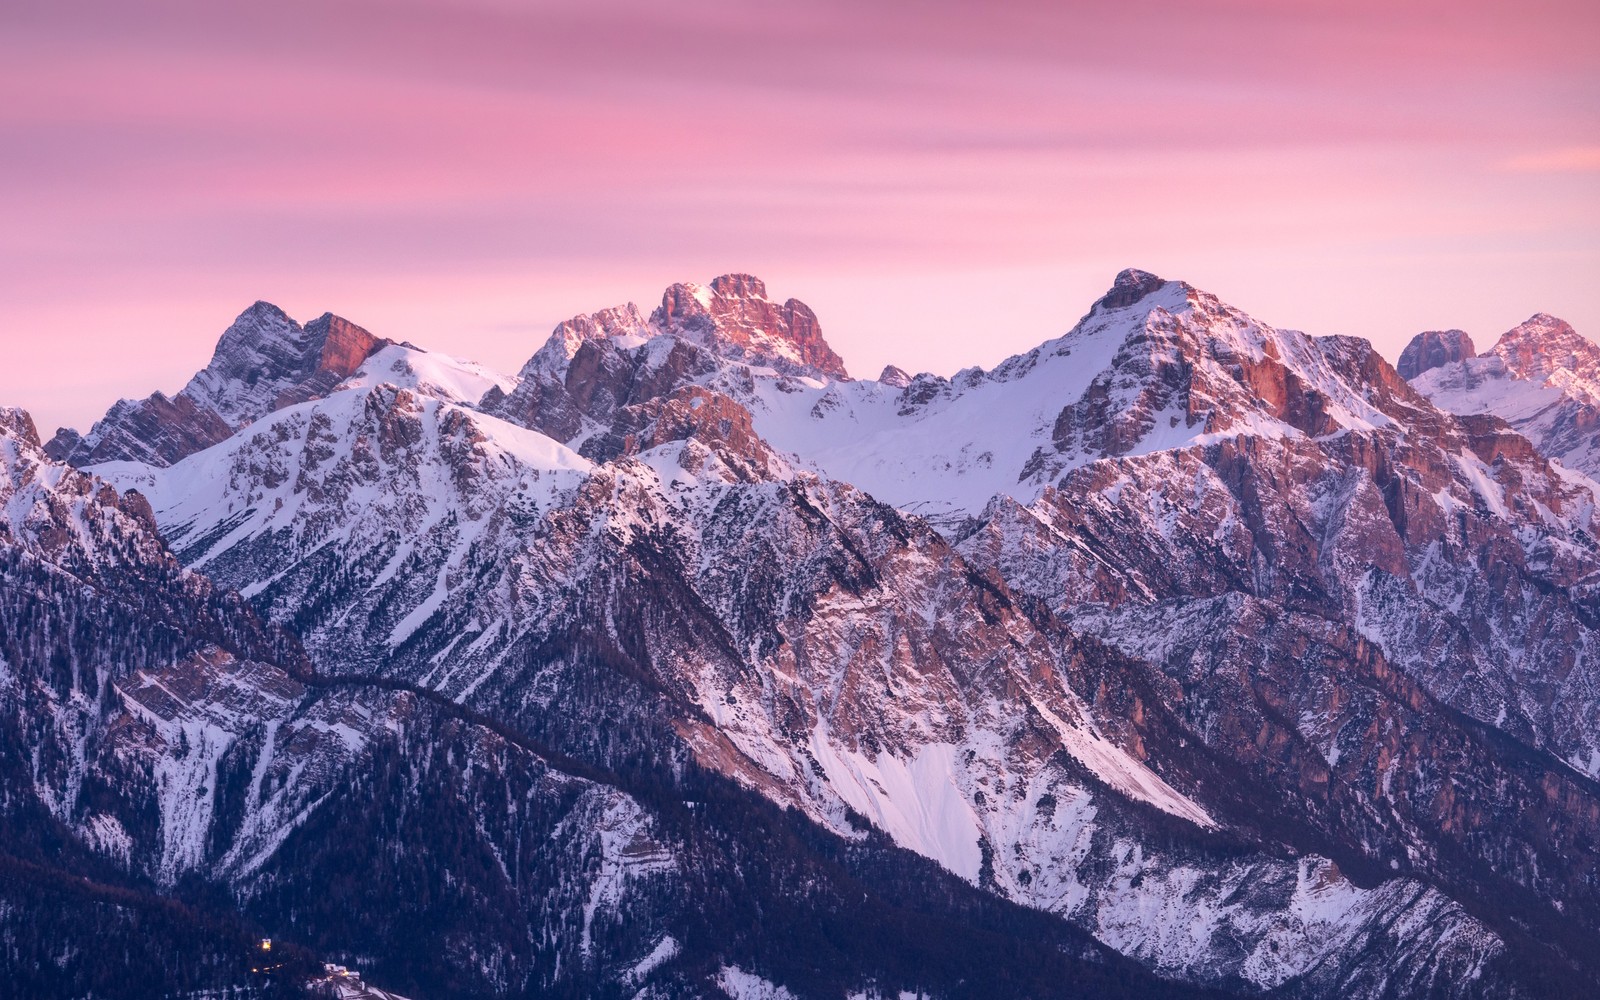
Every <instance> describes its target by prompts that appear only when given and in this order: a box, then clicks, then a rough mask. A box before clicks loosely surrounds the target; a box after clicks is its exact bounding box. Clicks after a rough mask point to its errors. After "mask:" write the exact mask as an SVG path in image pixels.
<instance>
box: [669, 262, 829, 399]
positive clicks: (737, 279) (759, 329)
mask: <svg viewBox="0 0 1600 1000" xmlns="http://www.w3.org/2000/svg"><path fill="white" fill-rule="evenodd" d="M650 321H651V322H652V323H654V324H655V325H656V326H657V327H659V328H660V329H662V330H663V331H665V332H667V333H670V334H672V335H674V336H680V337H685V338H686V339H690V340H693V341H695V342H697V343H700V344H702V345H703V346H705V347H707V348H710V349H711V350H713V351H715V352H716V353H718V354H721V355H724V356H727V357H733V358H737V359H740V360H746V361H749V362H750V363H751V364H757V365H762V366H766V367H771V368H775V369H777V370H778V371H780V372H783V373H785V374H790V375H817V376H821V377H823V378H825V379H846V378H849V377H850V376H849V375H848V374H847V373H846V372H845V368H844V359H842V358H840V357H839V355H838V354H836V353H834V350H833V348H831V347H829V346H828V342H827V341H826V340H824V339H823V337H822V327H821V325H820V324H819V323H818V322H817V316H816V314H815V313H813V312H812V311H811V309H810V307H808V306H807V305H806V304H805V303H804V302H801V301H800V300H799V299H789V300H787V301H786V302H784V303H782V304H781V305H780V304H778V303H776V302H773V301H771V300H769V299H768V298H767V286H766V285H765V284H763V283H762V281H761V279H760V278H756V277H753V276H751V275H748V274H724V275H722V276H721V277H719V278H713V279H712V281H711V285H710V287H709V288H707V287H704V286H701V285H694V284H678V285H673V286H672V287H670V288H668V289H667V290H666V292H665V293H664V294H663V295H662V296H661V306H660V307H659V308H658V309H656V311H655V312H654V313H652V314H651V316H650Z"/></svg>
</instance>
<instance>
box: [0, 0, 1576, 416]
mask: <svg viewBox="0 0 1600 1000" xmlns="http://www.w3.org/2000/svg"><path fill="white" fill-rule="evenodd" d="M0 150H3V151H4V155H3V156H0V192H3V195H0V198H3V201H0V208H3V212H4V223H3V225H0V341H3V344H4V347H5V352H4V361H3V363H0V404H20V405H24V406H27V407H29V408H30V409H32V410H33V411H34V412H35V415H36V416H37V417H38V420H39V423H40V425H41V427H42V428H44V429H45V430H46V432H47V433H48V431H49V430H50V429H53V428H54V427H55V426H56V425H57V424H58V423H72V424H77V425H79V426H84V427H86V426H87V424H88V423H89V422H90V421H91V420H92V419H93V418H94V417H96V416H98V415H99V414H100V413H101V412H103V411H104V409H105V408H106V406H107V405H108V404H109V403H111V402H112V401H113V400H114V399H115V398H117V397H118V396H143V395H145V394H147V393H148V392H150V391H151V390H153V389H158V388H159V389H163V390H166V391H169V392H170V391H172V390H175V389H177V388H178V387H180V386H181V385H182V384H183V382H184V380H185V379H186V378H187V377H188V375H189V374H190V373H191V372H193V371H194V370H195V369H196V368H198V367H200V366H201V365H202V364H204V362H205V360H206V359H207V357H208V356H209V352H210V349H211V346H212V344H213V343H214V342H215V339H216V337H217V335H218V334H219V333H220V332H221V331H222V329H223V328H224V327H225V326H226V325H227V324H228V322H229V321H230V320H231V319H232V317H233V316H234V315H235V314H237V313H238V312H239V311H240V310H241V309H243V308H244V307H245V306H246V305H248V304H249V303H250V302H252V301H254V300H255V299H258V298H265V299H269V300H271V301H274V302H276V303H278V304H279V305H281V306H283V307H284V308H285V309H287V310H288V311H289V312H290V313H291V315H294V316H296V317H297V318H300V319H302V320H304V319H309V318H311V317H313V316H315V315H317V314H318V313H321V312H323V311H325V310H332V311H334V312H337V313H340V314H341V315H344V316H347V317H349V318H350V319H352V320H354V321H356V322H358V323H361V324H363V325H365V326H367V327H368V328H369V329H371V330H373V331H374V332H376V333H379V334H381V335H384V336H389V337H395V338H399V339H407V340H411V341H413V342H415V343H417V344H419V345H421V346H424V347H431V348H435V349H438V350H443V351H447V352H449V353H453V354H459V355H464V356H468V357H474V358H477V359H479V360H482V361H485V362H488V363H491V364H494V365H497V366H499V367H503V368H506V369H515V368H516V367H517V366H518V365H519V364H520V363H521V362H522V361H523V360H524V359H526V357H527V356H528V355H529V354H531V353H532V352H533V350H534V349H535V348H536V347H537V346H538V344H539V343H540V342H542V341H543V339H544V337H545V335H546V334H547V333H548V331H549V329H550V327H552V326H553V325H554V324H555V323H557V322H558V321H560V320H561V319H564V318H566V317H567V316H570V315H572V314H575V313H578V312H586V311H591V310H593V309H597V308H600V307H603V306H607V305H612V304H616V303H618V302H622V301H627V300H630V299H631V300H634V301H637V302H639V303H640V305H642V306H650V305H653V304H654V303H655V302H656V301H657V300H658V298H659V295H660V292H661V289H662V288H663V287H664V286H665V285H666V284H668V283H669V282H671V281H675V280H701V281H705V280H709V279H710V278H711V277H713V276H714V275H717V274H720V273H723V272H726V271H735V270H738V271H750V272H753V273H755V274H758V275H760V276H762V277H763V278H765V279H766V282H767V285H768V287H769V288H770V289H771V291H772V292H773V294H774V295H777V296H781V297H788V296H795V297H798V298H800V299H803V300H804V301H806V302H807V303H809V304H810V305H811V306H812V307H813V308H814V309H815V310H816V311H817V313H818V315H819V316H820V318H821V320H822V324H823V328H824V331H825V332H826V334H827V336H828V339H829V340H830V341H831V342H832V343H833V345H834V346H835V348H836V349H838V350H839V352H840V353H841V354H843V355H844V358H845V361H846V363H847V364H848V365H849V366H850V368H851V370H852V371H853V372H855V373H856V374H859V375H868V376H870V375H874V374H876V372H877V371H878V369H879V368H880V367H882V365H883V364H885V363H886V362H893V363H895V364H898V365H900V366H901V367H903V368H907V369H909V370H912V371H918V370H930V371H936V372H941V373H949V372H951V371H953V370H955V369H957V368H960V367H962V366H965V365H969V364H980V365H984V366H989V365H992V364H993V363H995V362H996V361H998V360H1000V359H1001V358H1003V357H1005V356H1006V355H1008V354H1011V353H1014V352H1016V351H1019V350H1023V349H1026V348H1028V347H1030V346H1032V345H1034V344H1035V343H1037V342H1039V341H1041V340H1043V339H1045V338H1047V337H1050V336H1055V335H1057V334H1059V333H1061V332H1063V331H1064V330H1066V329H1067V328H1068V327H1070V326H1071V325H1072V323H1073V322H1074V321H1075V320H1076V319H1077V318H1078V316H1079V315H1080V314H1081V313H1082V312H1083V311H1084V309H1085V308H1086V307H1087V305H1088V304H1089V302H1091V301H1092V300H1093V299H1094V298H1095V297H1096V296H1097V295H1099V294H1100V293H1101V292H1102V291H1104V289H1105V287H1106V286H1107V285H1109V283H1110V281H1111V278H1112V276H1113V275H1114V274H1115V272H1116V271H1117V270H1119V269H1120V268H1122V267H1127V266H1138V267H1143V268H1145V269H1147V270H1152V271H1156V272H1158V273H1161V274H1163V275H1165V276H1167V277H1181V278H1185V279H1187V280H1189V281H1190V282H1192V283H1194V284H1197V285H1199V286H1201V287H1203V288H1206V289H1208V290H1211V291H1214V292H1216V293H1217V294H1219V295H1221V296H1222V297H1223V298H1225V299H1227V300H1228V301H1230V302H1233V303H1234V304H1236V305H1239V306H1240V307H1242V308H1244V309H1246V310H1247V311H1249V312H1251V313H1252V314H1254V315H1256V316H1257V317H1259V318H1260V319H1263V320H1265V321H1267V322H1270V323H1275V324H1277V325H1282V326H1293V327H1298V328H1301V329H1305V330H1308V331H1310V332H1313V333H1319V334H1320V333H1350V334H1357V335H1360V336H1365V337H1369V338H1371V339H1372V340H1373V341H1374V342H1375V343H1376V344H1377V345H1378V346H1379V347H1380V349H1382V350H1384V351H1385V352H1386V353H1387V354H1388V355H1389V356H1390V357H1391V358H1392V357H1394V356H1395V355H1396V354H1397V353H1398V352H1399V349H1400V347H1401V346H1402V345H1403V343H1404V342H1405V340H1406V339H1408V338H1409V337H1410V335H1411V334H1412V333H1415V332H1416V331H1418V330H1422V329H1435V328H1443V327H1451V326H1458V327H1462V328H1464V329H1467V330H1468V331H1469V332H1471V333H1472V334H1473V336H1474V338H1475V339H1476V340H1477V341H1478V342H1479V344H1480V345H1482V346H1488V344H1490V343H1492V342H1493V340H1494V338H1495V337H1496V336H1497V335H1498V334H1499V333H1500V332H1501V331H1503V330H1504V329H1506V328H1507V327H1509V326H1511V325H1513V324H1515V323H1517V322H1519V321H1521V320H1522V319H1524V318H1526V317H1527V316H1528V315H1529V314H1531V313H1533V312H1535V311H1539V310H1543V311H1547V312H1552V313H1555V314H1557V315H1559V316H1562V317H1564V318H1566V319H1568V320H1570V321H1571V322H1572V323H1573V324H1574V325H1575V326H1577V328H1578V329H1579V330H1580V331H1581V332H1584V333H1587V334H1589V335H1590V336H1595V335H1596V334H1600V290H1597V289H1600V283H1597V280H1596V276H1597V273H1600V4H1595V3H1593V0H1588V2H1577V0H1573V2H1566V0H1563V2H1548V3H1527V2H1521V3H1516V4H1512V3H1505V2H1494V3H1485V2H1481V0H1462V2H1453V3H1432V2H1426V3H1408V2H1405V0H1388V2H1382V3H1379V2H1367V0H1356V2H1324V0H1296V2H1288V3H1286V2H1282V0H1209V2H1205V0H1203V2H1191V3H1184V2H1177V0H1163V2H1153V3H1137V2H1107V3H1065V2H1056V3H1020V4H981V5H980V4H976V3H941V2H919V3H872V2H868V0H855V2H839V3H831V2H824V3H815V2H807V3H791V4H778V3H769V2H761V0H746V2H744V3H708V2H689V3H667V4H662V3H642V2H636V0H603V2H594V0H587V2H554V3H535V2H512V0H454V2H434V3H399V2H394V0H383V2H360V3H354V2H337V0H316V2H303V0H286V2H285V0H280V2H276V3H273V4H270V5H268V4H258V5H254V6H253V8H250V7H246V5H243V4H218V3H139V4H126V3H111V2H97V3H75V2H70V0H68V2H56V3H35V2H31V0H25V2H18V3H8V4H5V5H4V7H3V8H0Z"/></svg>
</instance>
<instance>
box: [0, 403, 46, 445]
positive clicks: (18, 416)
mask: <svg viewBox="0 0 1600 1000" xmlns="http://www.w3.org/2000/svg"><path fill="white" fill-rule="evenodd" d="M0 435H4V436H5V437H10V438H16V439H18V440H20V441H22V442H23V443H24V444H27V445H31V446H32V447H35V448H37V447H39V430H38V428H37V427H35V426H34V425H33V415H32V414H30V413H29V412H28V411H27V410H24V409H23V408H22V407H20V406H0Z"/></svg>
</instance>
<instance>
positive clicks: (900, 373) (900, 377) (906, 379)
mask: <svg viewBox="0 0 1600 1000" xmlns="http://www.w3.org/2000/svg"><path fill="white" fill-rule="evenodd" d="M878 381H879V382H882V383H883V384H884V385H890V386H894V387H895V388H896V389H904V388H905V387H906V386H908V385H910V384H911V376H910V375H909V374H908V373H907V372H906V370H905V369H904V368H899V367H896V366H894V365H884V366H883V371H882V372H880V373H878Z"/></svg>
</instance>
